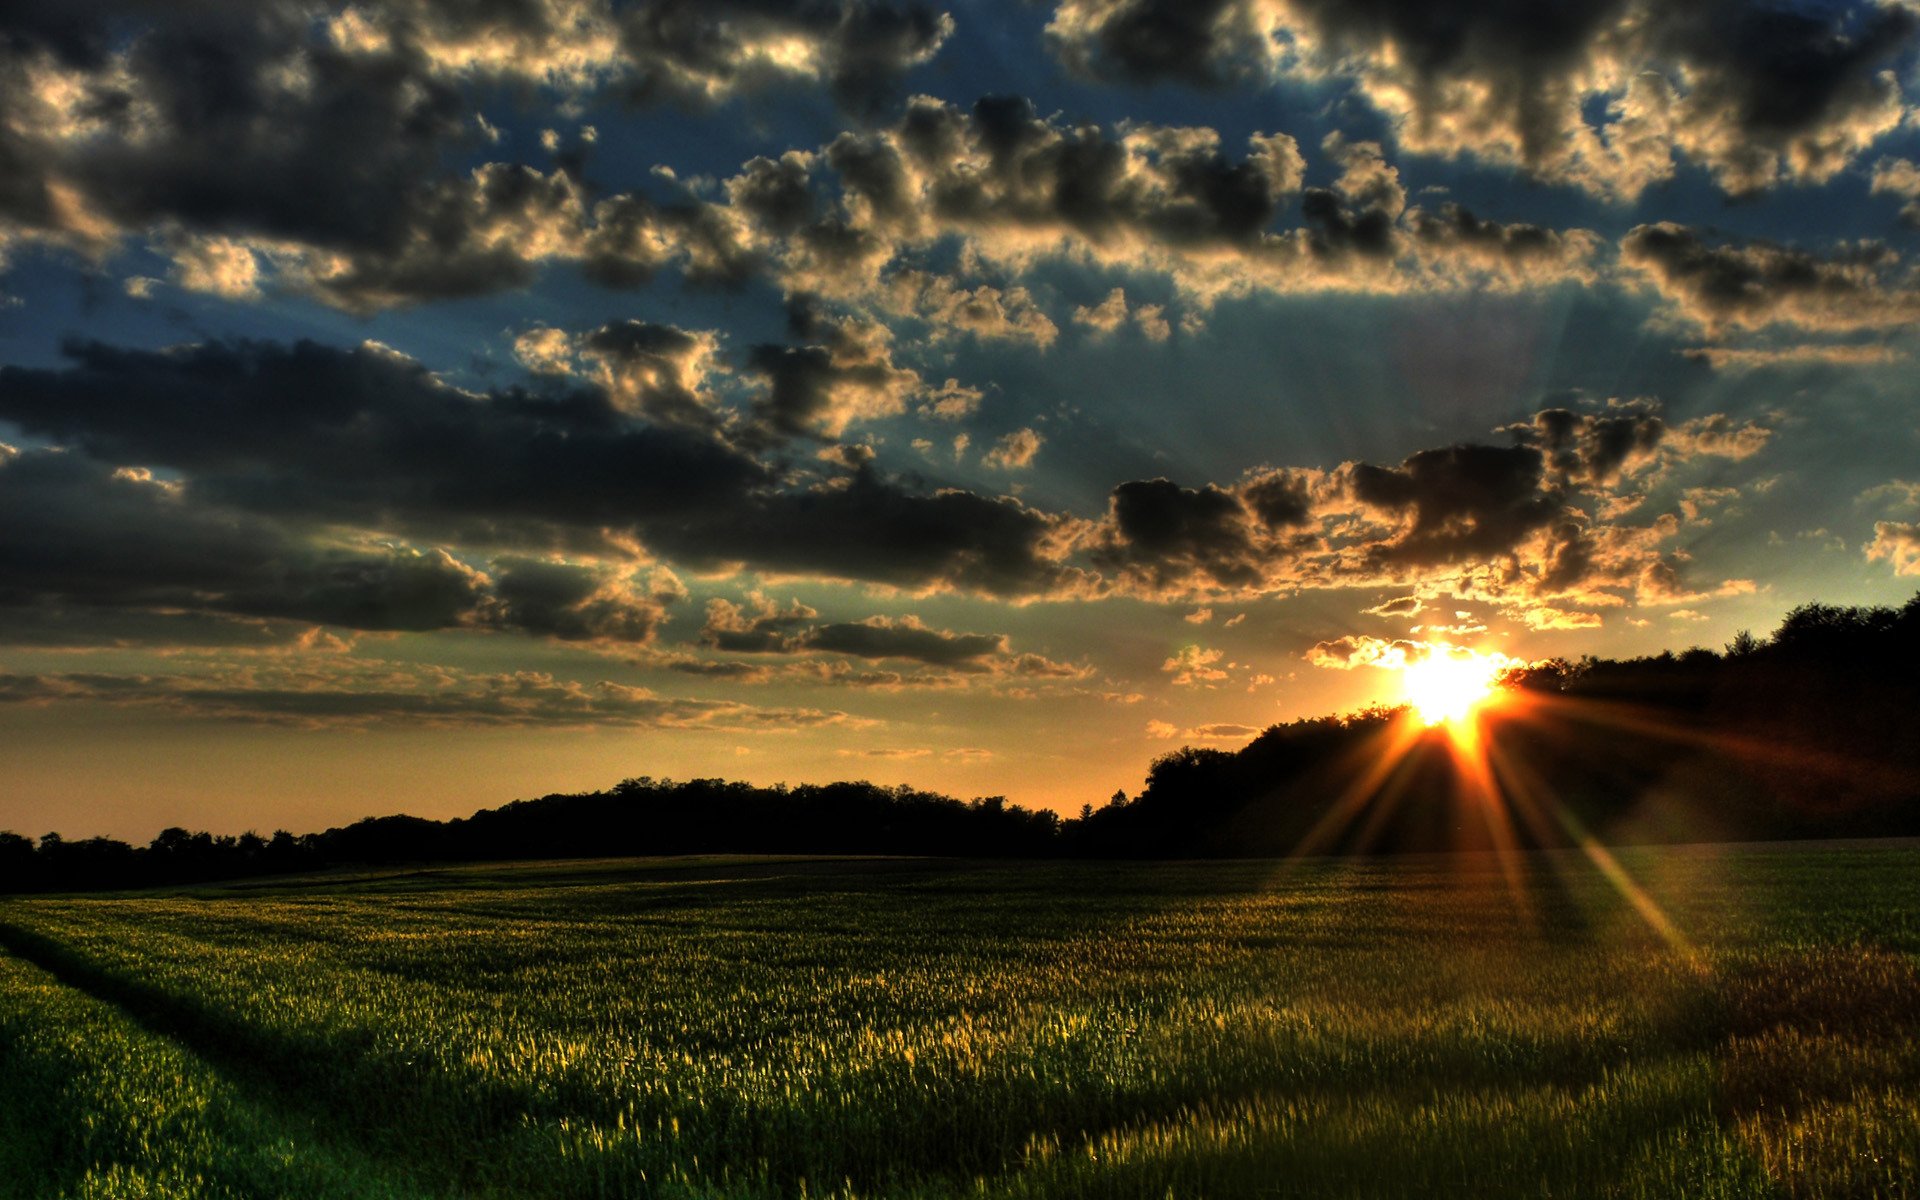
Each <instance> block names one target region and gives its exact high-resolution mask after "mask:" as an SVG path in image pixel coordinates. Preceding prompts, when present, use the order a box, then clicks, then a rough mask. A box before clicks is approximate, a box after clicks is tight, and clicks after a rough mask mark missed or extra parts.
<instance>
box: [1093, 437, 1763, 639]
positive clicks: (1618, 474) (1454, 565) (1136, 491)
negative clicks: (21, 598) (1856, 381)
mask: <svg viewBox="0 0 1920 1200" xmlns="http://www.w3.org/2000/svg"><path fill="white" fill-rule="evenodd" d="M1504 432H1505V433H1507V434H1508V436H1510V437H1511V438H1512V439H1513V440H1514V442H1515V443H1516V444H1513V445H1506V446H1501V445H1487V444H1476V443H1461V444H1456V445H1452V446H1444V447H1437V448H1433V449H1429V450H1421V451H1417V452H1415V453H1413V454H1411V455H1409V456H1408V457H1407V458H1406V459H1404V460H1402V461H1401V462H1400V463H1399V464H1397V465H1380V464H1372V463H1364V462H1350V463H1345V464H1342V465H1341V466H1340V467H1338V468H1337V469H1335V470H1332V471H1309V470H1305V469H1299V468H1288V469H1277V468H1270V467H1268V468H1260V469H1257V470H1255V471H1252V472H1249V473H1248V474H1247V475H1245V476H1243V477H1242V478H1241V479H1240V480H1239V481H1237V482H1236V483H1234V484H1231V485H1226V486H1223V485H1220V484H1203V485H1201V486H1199V487H1192V488H1189V487H1184V486H1181V485H1179V484H1176V483H1173V482H1172V481H1170V480H1166V479H1154V480H1144V481H1134V482H1131V483H1126V484H1122V485H1121V486H1120V487H1118V488H1116V489H1115V490H1114V492H1113V496H1112V499H1111V502H1110V505H1109V511H1108V513H1107V516H1106V518H1105V519H1104V520H1102V521H1101V522H1099V523H1098V524H1096V525H1095V526H1093V527H1092V528H1091V529H1090V530H1089V531H1088V532H1087V533H1086V535H1085V536H1084V537H1083V539H1082V545H1083V546H1084V547H1085V553H1086V554H1087V558H1088V560H1089V561H1090V562H1091V563H1093V564H1094V565H1096V566H1098V567H1100V568H1101V569H1102V570H1103V571H1106V572H1110V573H1111V575H1112V577H1113V582H1114V585H1115V590H1118V591H1122V592H1126V593H1131V594H1138V595H1145V596H1151V597H1156V598H1163V599H1173V598H1181V599H1188V598H1202V597H1219V598H1231V597H1250V596H1256V595H1263V594H1274V593H1284V592H1290V591H1296V590H1300V589H1306V588H1333V587H1365V588H1388V587H1394V588H1404V587H1407V586H1409V585H1412V586H1418V587H1431V588H1436V589H1445V590H1447V591H1449V592H1452V593H1454V594H1456V595H1458V596H1460V597H1461V598H1462V599H1477V600H1484V601H1487V602H1490V603H1494V604H1497V605H1499V606H1501V607H1503V608H1507V609H1509V610H1511V611H1512V612H1513V613H1514V614H1515V615H1518V614H1519V613H1520V612H1521V611H1523V610H1525V609H1527V608H1531V607H1533V606H1537V605H1543V604H1550V602H1552V601H1554V600H1556V599H1558V600H1563V601H1577V602H1578V603H1579V604H1581V605H1582V606H1588V607H1591V606H1602V607H1606V606H1617V605H1619V604H1622V603H1624V602H1625V600H1624V599H1623V595H1622V593H1631V592H1635V591H1637V590H1638V589H1640V588H1641V587H1642V583H1641V580H1642V578H1643V577H1644V575H1645V572H1646V569H1647V568H1648V567H1649V566H1650V565H1652V564H1661V565H1662V566H1663V569H1669V570H1674V571H1676V572H1677V570H1678V568H1677V567H1676V566H1675V565H1674V563H1675V562H1677V561H1678V560H1677V559H1674V558H1673V556H1672V555H1671V554H1670V553H1669V552H1668V551H1666V550H1664V549H1663V546H1664V545H1665V544H1667V543H1669V542H1670V541H1671V540H1672V539H1674V538H1675V537H1676V535H1677V534H1678V533H1679V531H1680V530H1681V528H1682V527H1683V524H1684V523H1685V520H1686V519H1687V518H1686V516H1685V513H1684V511H1668V512H1657V513H1655V514H1654V515H1652V516H1651V517H1646V518H1641V519H1639V520H1633V519H1630V518H1631V515H1632V514H1633V513H1634V511H1635V510H1636V509H1640V508H1642V506H1644V505H1646V504H1647V503H1648V501H1649V500H1650V498H1651V496H1652V495H1653V493H1652V491H1651V489H1652V488H1653V486H1654V485H1655V484H1658V483H1663V482H1664V481H1665V480H1666V479H1668V478H1669V477H1670V476H1671V475H1672V473H1673V472H1675V471H1678V470H1680V469H1681V467H1682V464H1684V463H1686V462H1687V461H1689V460H1690V459H1694V458H1699V457H1703V456H1706V457H1718V458H1725V459H1733V460H1737V459H1743V458H1747V457H1750V456H1751V455H1753V454H1755V453H1757V452H1758V451H1759V450H1760V449H1761V448H1762V447H1764V446H1765V445H1766V443H1767V440H1768V438H1769V437H1770V435H1771V431H1770V430H1769V429H1768V428H1767V427H1765V426H1762V425H1759V424H1757V423H1753V422H1739V421H1734V420H1731V419H1729V418H1727V417H1725V416H1723V415H1719V414H1709V415H1707V416H1703V417H1698V418H1694V419H1692V420H1689V421H1686V422H1682V423H1681V424H1679V425H1677V426H1676V425H1669V424H1668V423H1667V422H1666V421H1665V420H1664V419H1663V418H1662V417H1661V416H1660V414H1659V411H1658V406H1657V405H1654V404H1653V403H1652V402H1649V401H1625V402H1622V401H1613V402H1609V403H1608V404H1607V406H1605V407H1604V408H1601V409H1599V410H1597V411H1591V412H1574V411H1573V410H1569V409H1561V408H1552V409H1544V410H1541V411H1540V412H1539V413H1537V414H1536V415H1535V416H1534V418H1533V419H1532V420H1530V421H1527V422H1523V423H1520V424H1517V425H1513V426H1509V427H1507V428H1506V429H1505V430H1504ZM1662 494H1664V493H1662ZM1682 590H1689V591H1692V590H1695V589H1684V588H1683V589H1682Z"/></svg>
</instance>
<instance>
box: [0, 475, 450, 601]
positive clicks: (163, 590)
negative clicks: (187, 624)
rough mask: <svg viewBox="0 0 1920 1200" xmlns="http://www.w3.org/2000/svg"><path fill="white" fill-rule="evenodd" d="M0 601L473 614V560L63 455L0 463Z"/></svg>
mask: <svg viewBox="0 0 1920 1200" xmlns="http://www.w3.org/2000/svg"><path fill="white" fill-rule="evenodd" d="M0 506H3V507H4V508H5V509H6V511H7V514H8V520H7V521H6V522H4V524H0V558H4V559H5V560H6V562H7V572H6V576H5V581H4V584H0V605H5V606H7V607H9V608H11V607H12V606H15V605H40V604H46V603H53V604H60V605H66V604H74V605H83V606H96V607H126V608H177V609H189V610H203V611H212V612H224V613H233V614H240V615H246V616H261V617H284V618H290V619H294V620H301V621H313V622H320V623H323V624H331V625H343V626H348V627H351V628H355V629H393V630H403V629H411V630H425V629H444V628H449V627H454V626H461V625H467V624H473V623H478V622H479V621H480V619H481V614H482V609H483V607H484V605H485V603H486V601H487V599H488V592H487V587H486V580H485V578H484V576H483V575H481V573H480V572H478V571H475V570H474V569H472V568H470V567H467V566H465V565H464V564H462V563H460V562H458V561H457V560H454V559H452V558H450V557H448V556H447V555H445V554H444V553H422V552H418V551H413V550H409V549H404V548H400V547H394V546H370V547H341V546H328V545H324V544H319V543H316V542H312V541H308V540H306V539H303V538H300V537H297V536H294V535H292V534H289V533H288V532H286V531H285V530H283V529H282V528H280V527H279V526H278V525H277V524H275V523H273V522H271V521H268V520H265V519H261V518H258V517H251V516H247V515H245V514H241V513H237V512H233V511H231V510H225V509H221V508H214V507H208V506H204V505H200V504H196V503H194V502H193V501H192V500H191V499H189V498H187V497H184V496H181V495H179V494H177V490H176V489H175V488H173V487H169V486H168V485H166V484H163V483H160V482H157V481H155V480H153V479H151V478H143V477H142V476H141V475H139V474H136V473H133V472H128V471H115V470H111V469H109V468H106V467H103V466H101V465H99V464H97V463H94V462H92V461H90V460H88V459H85V458H83V457H80V456H78V455H72V454H60V453H54V452H28V453H23V454H19V455H16V456H14V457H12V458H11V459H8V460H6V461H5V462H3V463H0Z"/></svg>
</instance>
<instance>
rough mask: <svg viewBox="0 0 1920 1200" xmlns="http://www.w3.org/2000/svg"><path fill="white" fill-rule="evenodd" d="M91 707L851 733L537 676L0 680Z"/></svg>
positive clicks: (452, 723)
mask: <svg viewBox="0 0 1920 1200" xmlns="http://www.w3.org/2000/svg"><path fill="white" fill-rule="evenodd" d="M57 703H95V704H109V705H114V706H118V707H140V708H160V709H165V710H167V711H169V712H172V713H175V714H178V715H181V716H188V717H198V718H203V719H209V720H237V721H248V722H255V723H260V724H269V725H291V726H297V727H302V728H335V727H363V726H375V725H377V726H381V727H392V726H413V727H425V728H432V729H462V728H503V727H505V728H532V727H550V728H586V727H592V726H622V727H629V728H647V729H670V730H681V731H693V730H725V731H730V732H751V731H762V732H779V731H782V730H794V729H807V728H817V727H819V726H823V725H854V724H858V723H859V722H856V721H855V720H854V719H853V718H850V717H848V716H847V714H845V713H843V712H837V711H831V710H822V709H813V708H780V707H772V708H770V707H759V706H755V705H751V704H742V703H739V702H736V701H726V700H697V699H682V698H676V697H667V696H660V695H656V694H655V693H653V692H651V691H648V690H647V689H645V688H637V687H628V686H625V685H623V684H618V683H612V682H608V681H604V680H602V681H599V682H595V683H581V682H576V681H572V680H563V679H556V678H555V677H554V676H552V675H548V674H545V673H542V672H532V671H521V672H515V673H511V674H492V675H489V674H480V673H475V672H468V671H461V670H458V669H456V668H452V667H445V666H434V667H414V666H408V665H404V664H395V663H381V662H372V661H367V660H355V661H351V662H348V663H345V664H333V665H328V666H325V667H321V668H314V667H311V666H295V667H287V668H280V669H273V670H260V669H254V670H245V671H212V672H191V673H189V672H180V673H172V674H168V675H115V674H102V673H87V672H65V673H50V674H24V673H0V704H22V705H33V706H45V705H50V704H57Z"/></svg>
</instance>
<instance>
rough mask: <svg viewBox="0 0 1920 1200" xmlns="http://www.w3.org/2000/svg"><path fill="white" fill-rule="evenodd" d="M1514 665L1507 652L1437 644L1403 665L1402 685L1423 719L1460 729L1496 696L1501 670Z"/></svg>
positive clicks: (1405, 693) (1409, 700) (1427, 722)
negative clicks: (1463, 648) (1490, 651)
mask: <svg viewBox="0 0 1920 1200" xmlns="http://www.w3.org/2000/svg"><path fill="white" fill-rule="evenodd" d="M1512 665H1513V660H1512V659H1509V658H1508V657H1507V656H1506V655H1504V654H1499V653H1492V654H1486V653H1481V652H1479V651H1475V650H1462V649H1459V648H1457V647H1453V646H1447V645H1439V644H1436V645H1432V646H1429V647H1428V648H1427V654H1426V655H1425V656H1424V657H1422V658H1418V659H1411V660H1408V661H1407V662H1406V663H1404V664H1403V665H1402V666H1401V668H1400V688H1401V692H1402V694H1403V695H1404V696H1405V697H1406V700H1407V702H1408V703H1409V704H1411V705H1413V709H1414V712H1416V713H1417V714H1418V715H1419V717H1420V720H1421V721H1423V722H1424V723H1426V724H1427V725H1438V724H1440V723H1442V722H1445V723H1446V724H1447V726H1448V729H1449V730H1450V731H1452V730H1457V729H1461V728H1463V727H1464V726H1466V725H1467V724H1469V723H1470V721H1471V718H1472V717H1473V716H1474V714H1475V713H1476V712H1477V711H1478V709H1479V708H1480V706H1481V705H1483V704H1486V703H1487V702H1488V701H1489V700H1491V699H1492V698H1493V695H1494V683H1495V681H1496V680H1497V679H1498V678H1499V676H1500V672H1502V671H1504V670H1506V669H1507V668H1508V667H1510V666H1512Z"/></svg>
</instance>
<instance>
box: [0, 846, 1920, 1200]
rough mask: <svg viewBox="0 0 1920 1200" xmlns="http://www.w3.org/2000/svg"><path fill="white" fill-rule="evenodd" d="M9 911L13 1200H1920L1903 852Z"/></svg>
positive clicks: (1913, 941)
mask: <svg viewBox="0 0 1920 1200" xmlns="http://www.w3.org/2000/svg"><path fill="white" fill-rule="evenodd" d="M1618 859H1619V862H1618V864H1617V868H1616V866H1615V864H1612V863H1598V864H1596V863H1595V862H1593V861H1589V860H1588V859H1586V858H1584V857H1580V856H1577V855H1568V856H1553V857H1547V856H1542V857H1536V858H1532V859H1528V860H1526V861H1525V862H1524V863H1521V864H1519V865H1518V866H1509V867H1507V868H1503V867H1502V865H1501V864H1499V863H1498V862H1495V861H1492V860H1482V859H1476V858H1457V859H1424V860H1413V859H1409V860H1399V861H1374V862H1351V861H1346V862H1342V861H1316V862H1298V863H1229V864H1218V863H1216V864H1205V865H1196V864H1171V865H1169V864H1158V865H1145V864H1142V865H1112V864H1071V865H1062V864H1014V865H981V864H960V863H953V862H940V861H912V860H770V859H757V860H722V859H714V860H684V859H683V860H652V861H628V862H605V863H587V864H580V863H574V864H542V865H534V866H523V867H478V868H460V869H447V870H440V871H428V872H414V873H398V874H392V875H388V876H384V877H382V876H363V877H358V878H348V879H329V880H309V881H303V882H299V883H282V884H274V885H270V886H252V887H245V888H242V887H238V886H236V887H230V888H224V889H201V890H197V891H184V892H177V893H173V894H168V895H151V896H136V897H113V898H33V899H16V900H10V901H5V902H0V1197H33V1198H35V1200H38V1198H41V1197H102V1198H105V1197H115V1198H118V1197H203V1196H204V1197H234V1198H236V1200H241V1198H244V1200H269V1198H274V1197H301V1198H307V1197H311V1198H315V1200H319V1198H323V1197H325V1198H331V1197H340V1198H347V1197H395V1198H398V1197H501V1198H505V1197H532V1198H539V1197H600V1196H608V1197H615V1196H635V1197H644V1196H687V1197H692V1196H702V1197H706V1196H715V1197H789V1196H801V1195H805V1196H810V1197H823V1196H872V1197H882V1196H885V1197H944V1196H1011V1197H1042V1196H1046V1197H1053V1196H1088V1197H1145V1198H1151V1200H1163V1198H1164V1197H1168V1196H1174V1197H1241V1196H1244V1197H1306V1196H1342V1197H1345V1196H1352V1197H1375V1196H1406V1197H1431V1196H1460V1197H1486V1196H1516V1197H1518V1196H1526V1197H1535V1196H1554V1197H1565V1196H1622V1197H1633V1196H1646V1197H1674V1196H1687V1197H1713V1196H1781V1197H1788V1196H1805V1197H1855V1196H1858V1197H1872V1196H1886V1197H1892V1196H1907V1195H1920V1038H1917V1035H1920V958H1917V957H1916V955H1920V870H1917V869H1916V868H1920V849H1915V848H1912V847H1907V846H1900V845H1891V844H1861V845H1835V846H1825V847H1805V846H1803V847H1787V846H1754V847H1697V848H1676V849H1658V850H1651V849H1650V850H1634V851H1622V852H1619V854H1618Z"/></svg>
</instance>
